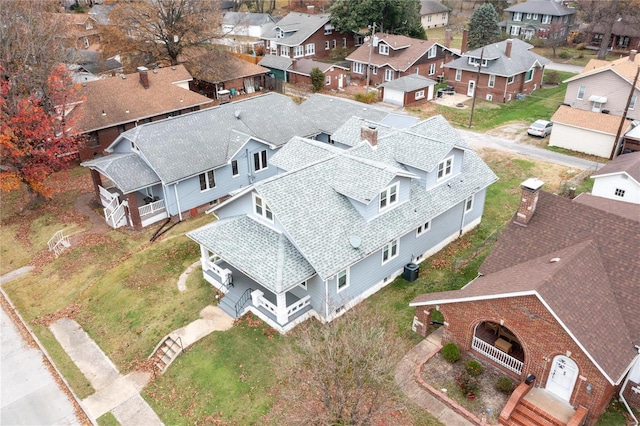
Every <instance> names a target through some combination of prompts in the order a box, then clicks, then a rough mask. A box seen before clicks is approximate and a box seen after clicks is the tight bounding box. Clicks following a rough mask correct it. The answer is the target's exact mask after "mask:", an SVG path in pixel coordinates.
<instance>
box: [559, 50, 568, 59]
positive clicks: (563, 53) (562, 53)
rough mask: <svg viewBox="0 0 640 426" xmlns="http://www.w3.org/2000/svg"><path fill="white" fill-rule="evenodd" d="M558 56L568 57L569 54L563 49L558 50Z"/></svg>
mask: <svg viewBox="0 0 640 426" xmlns="http://www.w3.org/2000/svg"><path fill="white" fill-rule="evenodd" d="M558 56H560V58H562V59H568V58H569V54H568V53H567V52H566V51H564V50H563V51H562V52H560V54H559V55H558Z"/></svg>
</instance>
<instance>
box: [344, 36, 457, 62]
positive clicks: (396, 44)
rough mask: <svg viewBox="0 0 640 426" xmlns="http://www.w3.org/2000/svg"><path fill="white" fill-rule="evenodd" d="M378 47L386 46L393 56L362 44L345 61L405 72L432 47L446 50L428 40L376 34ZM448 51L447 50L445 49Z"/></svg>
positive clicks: (367, 44)
mask: <svg viewBox="0 0 640 426" xmlns="http://www.w3.org/2000/svg"><path fill="white" fill-rule="evenodd" d="M375 37H376V38H377V41H378V46H379V45H380V44H381V43H382V44H386V45H388V46H389V48H390V49H391V50H393V54H390V55H381V54H380V53H379V50H378V48H376V47H374V48H370V46H369V43H364V44H362V45H361V46H360V47H358V48H357V49H356V50H355V51H354V52H352V53H351V54H350V55H349V56H347V58H346V60H347V61H353V62H362V63H365V64H366V63H370V64H371V65H374V66H376V67H378V68H382V67H384V66H389V67H391V68H393V69H394V70H396V71H398V70H399V71H406V70H407V69H409V68H410V67H411V66H412V65H413V64H414V63H415V62H416V61H417V60H418V59H420V58H422V57H423V56H425V55H426V54H427V51H428V50H429V49H431V47H433V46H434V45H437V46H439V47H440V48H441V49H447V48H446V47H444V46H442V45H441V44H440V43H437V42H435V41H429V40H421V39H417V38H411V37H407V36H403V35H396V34H385V33H377V34H376V35H375ZM447 50H448V49H447Z"/></svg>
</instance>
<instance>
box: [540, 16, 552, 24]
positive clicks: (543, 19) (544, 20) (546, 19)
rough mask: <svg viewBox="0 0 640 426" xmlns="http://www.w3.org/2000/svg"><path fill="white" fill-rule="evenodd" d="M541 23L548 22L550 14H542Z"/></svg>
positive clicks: (549, 21)
mask: <svg viewBox="0 0 640 426" xmlns="http://www.w3.org/2000/svg"><path fill="white" fill-rule="evenodd" d="M542 23H543V24H550V23H551V15H542Z"/></svg>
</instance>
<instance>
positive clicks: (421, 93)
mask: <svg viewBox="0 0 640 426" xmlns="http://www.w3.org/2000/svg"><path fill="white" fill-rule="evenodd" d="M435 85H436V81H435V80H431V79H430V78H427V77H423V76H421V75H418V74H411V75H407V76H404V77H400V78H398V79H396V80H391V81H387V82H386V83H382V84H381V85H380V88H381V90H382V94H381V95H382V102H386V103H389V104H393V105H400V106H407V105H411V104H414V103H416V102H419V101H422V100H424V99H426V100H428V101H430V100H431V99H433V89H434V87H435Z"/></svg>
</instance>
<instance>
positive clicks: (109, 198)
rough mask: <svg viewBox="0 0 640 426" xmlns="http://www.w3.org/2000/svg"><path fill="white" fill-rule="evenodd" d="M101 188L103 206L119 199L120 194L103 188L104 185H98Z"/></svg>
mask: <svg viewBox="0 0 640 426" xmlns="http://www.w3.org/2000/svg"><path fill="white" fill-rule="evenodd" d="M98 189H99V190H100V201H101V202H102V206H103V207H107V206H108V205H109V204H111V203H112V202H113V200H116V202H117V200H118V194H113V193H111V192H109V191H108V190H107V188H103V187H102V186H98Z"/></svg>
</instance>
